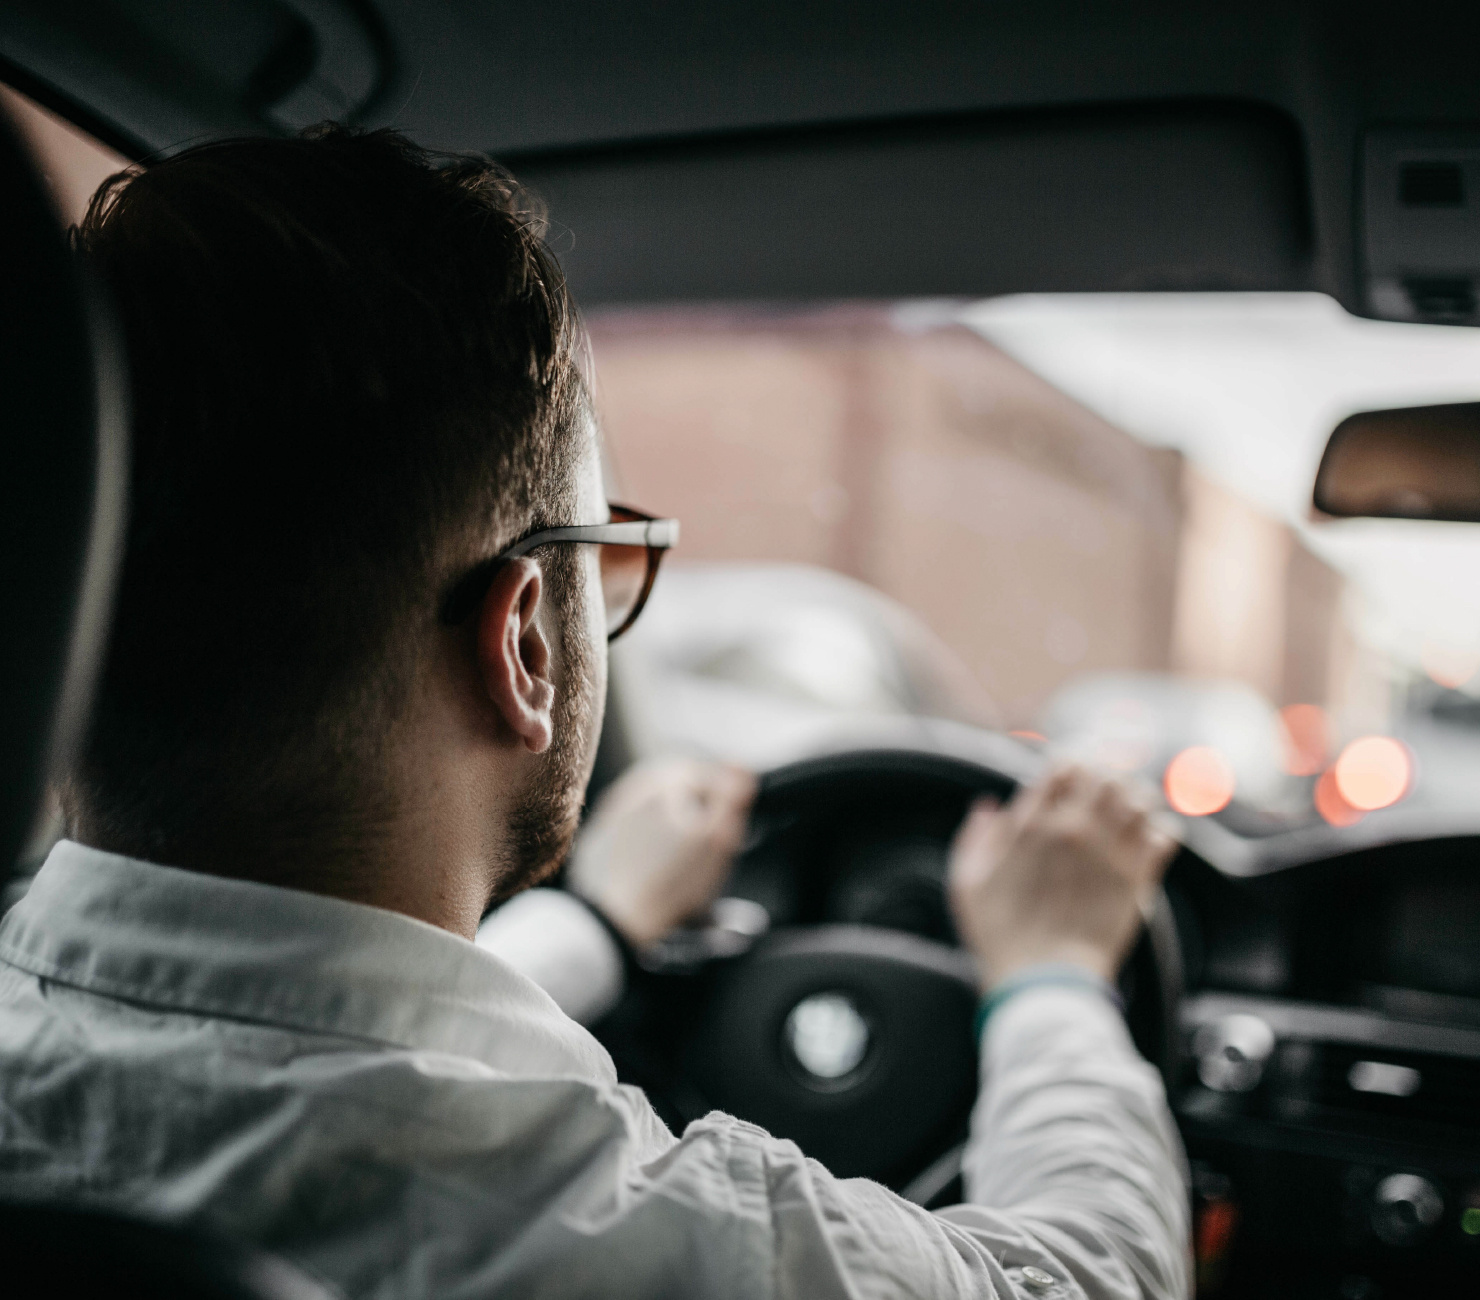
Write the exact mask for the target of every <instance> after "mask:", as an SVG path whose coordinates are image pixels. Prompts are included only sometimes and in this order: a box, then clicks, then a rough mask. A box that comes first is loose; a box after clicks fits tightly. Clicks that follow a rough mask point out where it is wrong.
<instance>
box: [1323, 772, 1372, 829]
mask: <svg viewBox="0 0 1480 1300" xmlns="http://www.w3.org/2000/svg"><path fill="white" fill-rule="evenodd" d="M1315 803H1316V811H1317V812H1318V813H1320V814H1321V816H1322V817H1323V818H1325V820H1326V821H1327V822H1328V823H1329V824H1330V825H1332V826H1355V825H1356V824H1357V823H1358V822H1359V821H1361V820H1362V818H1363V817H1365V816H1366V815H1367V814H1366V813H1364V812H1363V811H1362V810H1361V809H1360V808H1353V807H1352V806H1351V804H1349V803H1347V801H1346V800H1345V799H1343V798H1342V797H1341V791H1340V790H1338V789H1337V788H1336V769H1335V768H1327V769H1326V771H1325V772H1323V773H1322V774H1321V779H1320V780H1319V781H1317V782H1316V791H1315Z"/></svg>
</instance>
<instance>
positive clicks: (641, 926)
mask: <svg viewBox="0 0 1480 1300" xmlns="http://www.w3.org/2000/svg"><path fill="white" fill-rule="evenodd" d="M568 887H569V889H570V892H571V893H573V894H574V895H575V896H576V897H577V898H579V899H580V900H581V901H582V902H583V903H585V904H586V906H587V907H589V908H591V910H592V911H594V912H596V913H597V914H598V915H599V916H600V917H601V919H602V920H603V921H604V922H605V923H606V924H607V926H608V927H609V928H610V929H612V930H614V931H616V932H617V934H618V935H620V936H621V939H622V942H623V943H624V944H626V945H627V946H628V947H629V948H632V949H634V950H636V949H641V948H646V947H648V946H649V945H651V944H654V943H657V942H658V940H659V939H661V938H662V937H663V936H664V935H665V934H667V933H668V929H669V928H670V927H667V926H662V925H661V924H658V923H655V922H654V920H653V918H651V917H649V916H646V915H644V914H643V912H642V910H641V909H640V908H632V907H629V906H627V905H625V904H624V903H623V901H622V900H621V899H619V898H614V897H608V896H605V895H603V894H602V893H600V892H598V891H595V890H587V889H582V888H581V887H580V882H579V881H572V882H570V884H569V886H568Z"/></svg>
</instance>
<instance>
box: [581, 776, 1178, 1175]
mask: <svg viewBox="0 0 1480 1300" xmlns="http://www.w3.org/2000/svg"><path fill="white" fill-rule="evenodd" d="M1025 766H1026V765H1025ZM1017 785H1018V780H1017V779H1016V778H1015V777H1014V776H1012V775H1008V774H1006V773H1004V772H1002V771H1000V770H999V769H997V768H995V767H991V766H989V765H987V764H986V763H983V762H981V761H979V760H975V759H969V758H965V757H962V756H959V755H955V754H943V753H939V752H931V751H919V750H907V749H872V750H852V751H847V752H842V753H833V754H826V755H821V756H818V757H816V758H811V759H806V760H803V761H801V762H796V763H790V764H787V765H785V766H784V767H781V768H777V769H775V770H773V771H771V772H768V773H766V774H764V775H763V776H762V777H761V779H760V790H759V793H758V796H757V799H756V804H755V808H754V811H753V813H752V819H751V823H752V836H751V839H750V841H749V842H748V843H747V846H746V849H745V851H744V853H743V854H742V856H741V860H740V864H739V865H738V866H737V873H736V880H735V882H734V884H735V886H736V888H735V890H734V892H736V893H739V894H741V895H742V896H745V895H746V892H747V883H749V884H751V885H753V884H754V881H753V879H751V880H749V881H748V880H747V867H748V866H749V867H754V866H755V865H756V864H757V863H765V862H766V861H767V860H768V855H773V856H774V854H775V853H777V852H779V851H780V850H779V849H778V845H779V844H784V843H785V842H786V837H788V836H792V837H793V838H795V837H796V836H798V835H800V837H801V843H802V845H803V848H802V849H801V850H800V851H801V853H802V854H803V855H805V853H806V848H805V844H806V842H807V841H808V840H809V838H811V837H815V836H817V835H819V834H820V833H822V832H823V831H825V830H826V829H827V828H828V826H829V825H830V824H831V823H830V822H829V818H832V817H837V816H841V817H844V818H847V817H849V816H853V815H862V816H863V817H864V818H867V817H869V816H876V815H882V816H883V817H884V821H881V822H878V823H877V825H879V826H884V825H886V824H892V823H888V817H889V816H892V815H893V813H894V812H895V811H897V810H898V809H899V808H900V807H902V806H903V804H905V803H908V802H909V801H910V799H911V797H912V795H916V794H919V795H922V797H923V795H924V793H925V792H933V794H931V795H930V796H929V797H930V798H933V800H934V802H933V804H931V805H930V808H929V809H928V813H929V815H928V816H927V817H926V818H925V822H924V823H922V824H927V823H928V831H929V834H928V838H930V839H931V841H932V842H933V843H938V844H939V849H940V855H941V864H942V868H941V872H940V877H939V878H938V879H937V880H936V883H935V889H936V891H937V892H939V893H941V899H940V902H941V906H942V907H943V906H944V899H943V891H942V890H941V882H942V881H943V860H944V844H945V843H947V842H948V840H949V835H950V832H951V831H952V830H953V829H954V825H955V824H958V823H959V819H960V815H961V814H962V813H964V810H965V808H966V806H967V805H968V804H969V803H970V801H971V800H972V799H974V798H976V797H977V796H979V795H983V794H990V795H995V796H997V797H999V798H1007V797H1010V795H1011V794H1012V792H1013V791H1014V790H1015V789H1016V788H1017ZM887 800H892V801H893V802H892V803H891V804H889V806H888V808H885V807H884V805H885V802H886V801H887ZM925 801H926V802H929V799H926V800H925ZM859 809H862V813H861V814H858V813H857V810H859ZM881 810H882V812H881ZM932 818H933V820H931V819H932ZM881 833H882V832H881ZM868 838H869V836H868V834H867V831H865V833H864V834H863V836H862V837H861V839H860V842H867V841H868ZM816 870H818V868H817V864H816V863H815V862H805V861H802V860H801V859H799V860H798V865H796V866H795V868H794V869H793V874H801V875H805V874H806V873H808V872H815V871H816ZM916 874H917V875H918V874H920V873H918V872H917V873H916ZM803 883H805V882H803ZM751 892H752V893H754V892H756V891H755V890H754V889H753V888H752V889H751ZM755 901H761V902H763V903H765V904H766V905H767V907H768V910H770V911H771V912H772V914H773V916H775V915H779V916H781V918H782V924H781V925H780V926H779V927H778V928H777V929H776V930H775V931H773V933H771V934H770V935H768V936H766V937H765V938H764V939H762V940H761V941H760V942H758V943H757V944H756V945H755V946H754V947H753V948H752V949H751V950H750V951H749V952H748V953H746V954H744V955H743V956H739V957H735V958H732V959H728V960H724V961H718V962H714V963H711V964H710V966H709V967H708V968H707V969H706V970H704V971H703V972H701V973H700V974H699V976H698V978H697V979H696V978H694V977H689V978H688V979H679V980H677V981H674V980H673V979H672V977H669V979H668V980H667V981H666V982H665V980H664V978H663V977H662V976H658V977H650V984H651V985H654V986H656V989H657V998H658V1001H659V1002H660V1003H661V1002H663V1000H664V998H665V996H666V997H667V999H668V1006H667V1009H666V1010H664V1011H661V1012H659V1013H658V1014H657V1015H656V1017H654V1018H653V1021H654V1022H655V1024H656V1026H657V1027H658V1029H659V1032H660V1033H663V1032H667V1033H673V1032H674V1031H673V1026H674V1025H675V1024H678V1023H680V1022H687V1028H686V1029H684V1030H682V1031H679V1032H678V1033H677V1035H676V1037H677V1039H678V1040H679V1041H678V1043H677V1049H678V1050H677V1052H676V1053H675V1054H674V1060H673V1067H674V1069H675V1070H676V1072H677V1074H678V1075H681V1076H683V1078H684V1080H685V1083H686V1086H691V1087H692V1089H693V1092H692V1093H691V1096H692V1103H691V1104H690V1105H688V1106H685V1107H683V1108H682V1109H684V1110H685V1111H689V1112H691V1113H692V1112H699V1111H702V1110H704V1109H709V1108H711V1107H718V1108H720V1109H724V1110H728V1111H730V1112H732V1113H734V1114H736V1115H738V1116H739V1117H740V1118H742V1119H748V1120H752V1121H754V1122H756V1123H759V1124H761V1125H762V1126H763V1127H766V1128H767V1129H769V1130H770V1131H771V1132H773V1133H776V1134H777V1135H778V1136H782V1137H790V1138H793V1139H795V1140H797V1141H798V1143H799V1145H801V1146H802V1149H803V1150H804V1151H806V1153H807V1154H808V1155H812V1156H816V1157H817V1158H818V1159H821V1160H822V1162H823V1163H824V1164H826V1165H828V1167H829V1168H830V1169H832V1170H833V1172H834V1173H838V1174H840V1175H843V1176H849V1175H863V1176H868V1177H873V1178H876V1179H878V1180H879V1181H883V1182H886V1183H888V1184H890V1185H893V1186H895V1187H897V1188H900V1189H901V1190H908V1189H910V1188H911V1187H919V1186H921V1185H928V1186H929V1187H930V1188H933V1189H934V1190H936V1191H941V1190H943V1189H944V1188H945V1187H946V1186H947V1185H948V1184H949V1183H950V1182H951V1177H952V1170H953V1165H952V1160H953V1158H954V1159H955V1160H956V1162H957V1164H958V1163H959V1150H960V1143H961V1141H962V1139H964V1136H965V1121H966V1118H967V1116H968V1115H969V1112H970V1107H971V1104H972V1102H973V1101H974V1099H975V1095H976V1080H977V1061H976V1050H977V1045H976V1043H975V1041H974V1040H973V1038H972V1035H971V1032H970V1025H971V1019H972V1016H973V1014H974V1011H975V1006H976V1003H977V1000H978V991H977V988H976V983H975V975H974V970H973V968H972V963H971V959H970V958H969V956H968V955H967V954H966V953H965V952H964V951H963V950H962V949H961V948H960V947H959V945H956V944H954V943H952V942H942V941H941V938H940V936H938V935H937V936H935V937H929V936H926V935H922V934H920V933H908V932H906V931H904V930H900V929H888V928H881V927H879V926H878V925H868V924H863V925H861V924H850V923H849V918H847V917H843V918H835V919H834V920H833V921H832V922H830V923H822V924H819V923H818V918H817V916H816V915H815V906H814V908H813V914H812V915H811V917H810V919H803V917H805V916H806V915H807V909H806V908H805V907H803V908H802V909H801V914H800V915H798V913H797V909H796V908H791V909H790V911H789V910H788V906H787V905H786V904H784V903H783V904H781V905H779V906H777V905H776V904H775V903H774V902H772V901H768V900H766V899H764V898H762V899H757V900H755ZM1127 971H1128V974H1129V980H1128V987H1126V986H1123V987H1126V992H1127V995H1128V999H1127V1000H1128V1006H1129V1016H1128V1019H1129V1021H1130V1025H1131V1030H1132V1035H1133V1037H1135V1038H1136V1040H1137V1045H1138V1047H1140V1048H1141V1050H1142V1052H1143V1054H1145V1055H1147V1056H1148V1059H1151V1060H1153V1062H1154V1064H1156V1065H1157V1066H1158V1067H1159V1068H1160V1070H1161V1071H1162V1073H1163V1076H1164V1077H1165V1078H1166V1079H1167V1082H1168V1084H1169V1085H1170V1083H1171V1081H1172V1080H1173V1079H1174V1078H1175V1077H1176V1073H1177V1069H1178V1065H1179V1062H1178V1059H1177V1053H1178V1048H1179V1045H1180V1032H1179V1029H1178V1025H1177V1009H1178V1003H1179V1001H1180V996H1181V956H1180V951H1179V947H1178V944H1177V932H1176V927H1175V923H1174V921H1173V918H1172V913H1171V908H1170V906H1169V904H1168V903H1167V900H1166V897H1165V895H1164V894H1163V895H1160V896H1159V898H1158V900H1157V903H1156V906H1155V907H1154V908H1153V909H1152V911H1151V914H1150V915H1148V917H1147V925H1146V928H1145V933H1144V937H1143V938H1142V940H1141V942H1140V944H1139V945H1138V948H1137V950H1136V952H1135V953H1134V954H1133V956H1132V958H1131V960H1130V961H1128V963H1127ZM1148 985H1149V987H1148ZM830 998H833V999H836V998H841V999H842V1000H844V1001H846V1002H849V1003H850V1004H851V1006H852V1010H853V1013H854V1019H855V1020H856V1021H858V1022H861V1023H862V1025H863V1026H864V1028H865V1029H866V1031H867V1034H866V1035H865V1037H866V1038H867V1042H866V1046H865V1049H864V1051H865V1055H863V1056H860V1058H859V1061H858V1062H855V1063H853V1064H852V1065H850V1066H849V1068H848V1069H847V1070H845V1071H844V1072H843V1074H842V1075H841V1076H840V1080H841V1081H839V1080H838V1079H827V1078H824V1077H821V1076H817V1077H813V1076H812V1075H811V1072H810V1070H809V1069H808V1068H807V1067H805V1066H802V1067H801V1068H799V1060H800V1058H799V1050H800V1049H799V1043H800V1042H801V1040H798V1039H797V1038H796V1036H795V1035H796V1033H797V1031H796V1029H795V1023H796V1016H797V1014H798V1012H799V1010H800V1009H802V1008H803V1007H804V1006H809V1007H811V1008H813V1009H814V1010H815V1009H816V1008H817V1006H818V1000H819V999H821V1001H822V1002H823V1003H827V1001H828V999H830ZM830 1014H831V1015H832V1023H834V1027H835V1028H836V1023H838V1017H839V1016H840V1015H841V1016H843V1020H844V1021H847V1019H848V1017H847V1015H846V1014H845V1013H844V1012H843V1011H842V1010H841V1009H840V1008H839V1007H838V1006H836V1005H834V1006H833V1007H832V1010H831V1012H830ZM823 1023H824V1024H826V1023H828V1020H827V1016H826V1015H824V1016H823ZM852 1032H854V1033H855V1036H856V1034H857V1033H859V1032H862V1031H859V1030H858V1028H857V1025H856V1024H855V1025H854V1026H853V1030H852ZM788 1035H791V1037H788ZM868 1035H872V1036H873V1037H867V1036H868ZM603 1037H607V1035H603ZM608 1045H609V1046H611V1045H612V1044H611V1041H610V1039H608ZM614 1054H617V1053H616V1052H615V1049H614ZM870 1054H871V1055H870ZM650 1056H651V1054H650V1053H649V1057H650ZM844 1063H845V1064H846V1063H847V1062H846V1060H845V1061H844ZM620 1064H621V1057H620V1055H619V1065H620ZM634 1081H636V1082H641V1083H649V1080H646V1079H643V1078H641V1077H638V1078H636V1079H635V1080H634ZM669 1081H670V1083H671V1082H672V1079H671V1077H670V1080H669ZM685 1117H688V1116H685Z"/></svg>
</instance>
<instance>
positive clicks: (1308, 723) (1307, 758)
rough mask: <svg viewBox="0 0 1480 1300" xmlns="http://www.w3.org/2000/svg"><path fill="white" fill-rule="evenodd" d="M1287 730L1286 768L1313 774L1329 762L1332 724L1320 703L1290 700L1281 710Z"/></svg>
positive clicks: (1303, 773) (1298, 774)
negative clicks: (1327, 758)
mask: <svg viewBox="0 0 1480 1300" xmlns="http://www.w3.org/2000/svg"><path fill="white" fill-rule="evenodd" d="M1280 722H1281V723H1282V724H1283V726H1284V732H1285V771H1287V772H1288V773H1289V774H1290V775H1291V776H1314V775H1315V774H1316V773H1317V772H1319V771H1321V770H1322V769H1323V768H1324V767H1325V766H1326V757H1327V754H1328V751H1329V747H1330V740H1329V736H1330V728H1329V726H1328V724H1327V722H1326V710H1325V709H1323V708H1321V706H1320V705H1319V704H1287V705H1285V707H1284V708H1283V709H1281V710H1280Z"/></svg>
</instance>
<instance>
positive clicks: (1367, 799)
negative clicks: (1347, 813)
mask: <svg viewBox="0 0 1480 1300" xmlns="http://www.w3.org/2000/svg"><path fill="white" fill-rule="evenodd" d="M1331 772H1332V774H1333V776H1334V778H1335V781H1336V789H1337V790H1338V791H1339V792H1340V794H1341V797H1342V798H1343V799H1345V800H1346V802H1347V803H1349V804H1350V805H1351V806H1352V807H1353V808H1357V809H1359V810H1361V811H1362V812H1373V811H1375V810H1376V809H1378V808H1387V807H1390V806H1391V805H1393V804H1395V803H1397V802H1398V800H1399V799H1401V798H1402V797H1403V796H1404V795H1405V794H1407V793H1408V789H1409V787H1410V786H1411V785H1412V783H1413V759H1412V757H1411V756H1410V755H1409V753H1408V746H1407V745H1405V744H1403V742H1402V741H1400V740H1394V739H1393V738H1392V737H1391V736H1363V737H1362V738H1361V739H1360V740H1354V741H1352V743H1351V744H1350V745H1348V746H1347V747H1346V748H1345V749H1343V750H1342V751H1341V757H1340V758H1338V759H1337V760H1336V763H1335V765H1334V766H1333V767H1332V769H1331Z"/></svg>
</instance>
